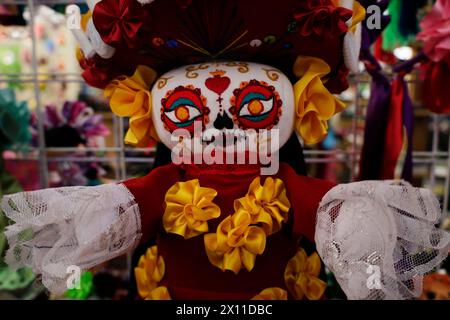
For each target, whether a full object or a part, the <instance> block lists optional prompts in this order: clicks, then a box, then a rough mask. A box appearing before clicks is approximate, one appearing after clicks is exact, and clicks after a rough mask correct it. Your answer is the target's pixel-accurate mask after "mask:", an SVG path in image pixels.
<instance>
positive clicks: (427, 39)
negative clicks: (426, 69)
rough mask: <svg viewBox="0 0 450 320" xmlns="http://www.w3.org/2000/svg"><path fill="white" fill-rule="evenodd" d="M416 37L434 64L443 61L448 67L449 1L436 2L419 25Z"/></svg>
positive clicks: (449, 56) (449, 37)
mask: <svg viewBox="0 0 450 320" xmlns="http://www.w3.org/2000/svg"><path fill="white" fill-rule="evenodd" d="M420 27H421V28H422V32H420V33H419V34H418V36H417V38H418V39H419V40H422V41H423V42H424V44H425V46H424V52H425V54H426V55H427V56H428V57H429V58H430V59H431V60H432V61H434V62H440V61H442V60H445V61H446V62H447V64H448V65H449V66H450V1H448V0H438V1H437V2H436V4H435V5H434V7H433V9H432V10H431V12H430V13H429V14H428V15H427V16H426V17H425V18H423V20H422V22H421V23H420Z"/></svg>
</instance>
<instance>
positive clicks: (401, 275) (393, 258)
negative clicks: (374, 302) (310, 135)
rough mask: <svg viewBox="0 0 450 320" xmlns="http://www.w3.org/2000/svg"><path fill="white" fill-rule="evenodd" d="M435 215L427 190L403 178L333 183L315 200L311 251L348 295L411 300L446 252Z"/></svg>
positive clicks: (447, 243)
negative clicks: (315, 222)
mask: <svg viewBox="0 0 450 320" xmlns="http://www.w3.org/2000/svg"><path fill="white" fill-rule="evenodd" d="M440 217H441V210H440V207H439V202H438V200H437V199H436V197H435V196H434V195H433V194H432V192H431V191H429V190H426V189H419V188H414V187H412V186H411V185H409V184H408V183H405V182H394V181H364V182H357V183H351V184H347V185H339V186H337V187H335V188H333V189H332V190H330V191H329V192H328V193H327V194H326V195H325V197H324V198H323V199H322V202H321V204H320V207H319V211H318V214H317V224H316V245H317V251H318V252H319V255H320V256H321V258H322V260H323V261H324V263H325V265H326V266H327V267H328V268H329V269H330V270H331V272H333V273H334V275H335V276H336V279H337V281H338V282H339V284H340V286H341V287H342V289H343V290H344V292H345V294H346V295H347V297H348V298H349V299H389V300H393V299H412V298H415V297H418V296H419V295H420V294H421V292H422V280H423V275H424V274H426V273H428V272H430V271H431V270H433V268H435V267H436V266H438V265H439V264H440V263H441V262H442V261H443V260H444V259H445V258H446V257H447V256H448V253H449V250H450V235H449V233H447V232H446V231H444V230H440V229H438V228H436V227H435V225H436V224H438V223H439V220H440Z"/></svg>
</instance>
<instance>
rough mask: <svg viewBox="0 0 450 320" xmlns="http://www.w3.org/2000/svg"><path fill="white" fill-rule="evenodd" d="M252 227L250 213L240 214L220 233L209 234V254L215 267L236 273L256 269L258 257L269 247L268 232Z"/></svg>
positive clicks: (224, 224)
mask: <svg viewBox="0 0 450 320" xmlns="http://www.w3.org/2000/svg"><path fill="white" fill-rule="evenodd" d="M250 224H251V217H250V214H249V213H248V212H245V211H239V212H236V213H235V214H233V215H232V216H228V217H227V218H225V219H224V220H223V221H222V222H221V223H220V224H219V226H218V227H217V232H216V233H209V234H207V235H205V237H204V241H205V249H206V253H207V255H208V259H209V261H210V262H211V263H212V264H213V265H214V266H216V267H218V268H220V269H221V270H222V271H225V270H231V271H233V272H234V273H236V274H237V273H238V272H239V270H241V269H242V268H246V269H247V270H248V271H251V270H252V269H253V267H254V266H255V260H256V255H257V254H262V253H263V252H264V249H265V247H266V233H265V232H264V230H263V229H262V228H260V227H256V226H251V225H250Z"/></svg>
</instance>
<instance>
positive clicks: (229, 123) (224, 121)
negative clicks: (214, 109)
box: [214, 112, 234, 130]
mask: <svg viewBox="0 0 450 320" xmlns="http://www.w3.org/2000/svg"><path fill="white" fill-rule="evenodd" d="M233 127H234V124H233V120H231V119H230V117H229V116H228V115H227V114H226V113H225V112H224V113H223V114H220V113H219V114H218V115H217V118H216V120H215V121H214V128H216V129H218V130H223V129H233Z"/></svg>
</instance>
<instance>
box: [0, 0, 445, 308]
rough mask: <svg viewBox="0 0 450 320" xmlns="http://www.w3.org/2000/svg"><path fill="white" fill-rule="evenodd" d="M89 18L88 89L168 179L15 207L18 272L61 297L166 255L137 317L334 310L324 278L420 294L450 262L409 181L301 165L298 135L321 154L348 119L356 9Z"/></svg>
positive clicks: (106, 0)
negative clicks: (337, 125)
mask: <svg viewBox="0 0 450 320" xmlns="http://www.w3.org/2000/svg"><path fill="white" fill-rule="evenodd" d="M88 4H89V6H90V9H91V11H90V12H89V13H88V14H87V15H84V16H83V18H82V19H81V25H82V28H81V29H79V30H74V34H75V36H76V37H77V39H78V41H79V42H80V48H81V50H80V51H79V52H78V58H79V60H80V64H81V66H82V67H83V69H84V71H83V77H84V79H85V80H86V82H87V83H88V84H90V85H93V86H96V87H99V88H102V89H104V93H105V96H106V97H107V98H108V99H109V102H110V106H111V109H112V111H113V112H114V113H115V114H117V115H119V116H123V117H129V130H128V132H127V134H126V136H125V141H126V142H127V143H129V144H131V145H135V146H139V147H145V146H147V145H148V144H149V143H150V140H151V139H155V140H157V141H159V142H160V144H162V145H164V146H165V147H166V148H168V149H170V150H171V157H170V158H171V161H170V162H169V163H168V164H165V165H161V166H158V167H157V168H155V169H153V170H152V171H151V172H150V173H149V174H148V175H146V176H145V177H141V178H134V179H130V180H126V181H122V182H120V183H113V184H106V185H101V186H97V187H66V188H55V189H45V190H39V191H34V192H27V193H18V194H14V195H10V196H6V197H4V199H3V201H2V208H3V210H4V211H5V213H6V214H7V215H8V217H9V218H10V219H12V220H13V221H14V222H15V224H13V225H11V226H9V227H8V229H7V230H6V236H7V238H8V242H9V250H8V252H7V256H6V261H7V262H8V263H9V264H10V265H11V266H18V265H28V266H31V267H32V268H33V270H34V271H35V272H36V273H37V274H40V275H42V281H43V283H44V285H45V286H46V287H47V288H48V289H49V290H50V291H52V292H62V291H64V290H65V288H66V279H67V276H68V274H67V268H68V266H72V265H75V266H79V267H80V268H82V269H88V268H90V267H92V266H95V265H97V264H100V263H102V262H104V261H107V260H109V259H112V258H114V257H117V256H118V255H121V254H124V253H126V252H130V251H132V250H133V249H134V248H136V247H137V246H139V245H141V246H142V245H143V244H147V243H149V241H154V245H152V246H150V247H149V248H148V249H147V250H146V252H145V254H144V255H142V257H141V258H140V259H139V261H138V263H137V265H136V266H135V269H134V273H135V277H136V281H137V289H138V292H139V295H140V296H141V297H142V298H143V299H150V300H151V299H245V300H246V299H310V300H317V299H323V298H326V296H325V295H324V292H325V289H326V282H325V281H324V280H323V279H322V278H323V268H322V270H321V262H323V264H324V265H325V266H326V267H327V268H328V269H329V270H330V271H331V272H332V273H333V274H334V276H335V277H336V280H337V281H338V283H339V284H340V286H341V287H342V289H343V291H344V292H345V294H346V296H347V297H348V298H349V299H408V298H414V297H418V296H419V295H420V294H421V291H422V289H421V288H422V287H421V286H422V278H423V274H425V273H426V272H429V271H430V270H431V269H432V268H434V267H435V266H436V265H438V264H439V263H440V262H441V261H442V260H443V259H445V258H446V257H447V255H448V252H449V248H450V236H449V235H448V234H447V233H446V232H444V231H442V230H440V229H437V228H435V224H436V222H437V221H439V218H440V215H441V211H440V208H439V203H438V201H437V199H436V198H435V196H434V195H433V194H432V193H431V192H430V191H428V190H425V189H419V188H414V187H412V186H411V185H409V184H408V183H406V182H403V181H363V182H357V183H351V184H341V185H335V184H334V183H332V182H328V181H323V180H319V179H315V178H313V177H307V176H305V175H303V174H302V172H301V171H302V170H301V168H298V165H299V164H298V163H296V161H295V160H296V159H298V157H299V155H298V154H296V150H298V149H299V144H298V140H297V135H298V136H299V137H300V138H301V140H302V141H303V143H305V144H315V143H318V142H320V141H321V140H322V139H324V138H325V137H326V135H327V130H328V121H329V120H330V119H331V118H332V117H333V116H334V115H335V114H336V113H338V112H340V111H342V110H343V109H344V108H345V105H344V104H343V103H342V102H341V101H339V100H338V99H336V98H335V96H334V95H333V94H334V93H339V92H341V91H343V90H345V88H346V87H347V82H346V77H347V74H348V72H349V70H353V71H355V70H357V67H358V55H359V43H360V42H359V40H358V39H359V38H360V33H361V27H360V22H361V21H362V20H363V19H364V15H365V13H364V8H363V7H362V6H361V5H360V4H359V3H358V2H354V1H337V0H335V1H333V0H313V1H302V0H283V1H270V0H263V1H261V0H239V1H238V0H226V1H225V0H154V1H149V0H102V1H96V0H91V1H89V3H88ZM286 148H288V149H286ZM281 155H283V157H281ZM278 160H280V161H278ZM302 241H306V242H309V243H313V244H315V249H316V251H311V250H310V249H308V250H306V249H305V247H304V246H302V245H301V243H302Z"/></svg>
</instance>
